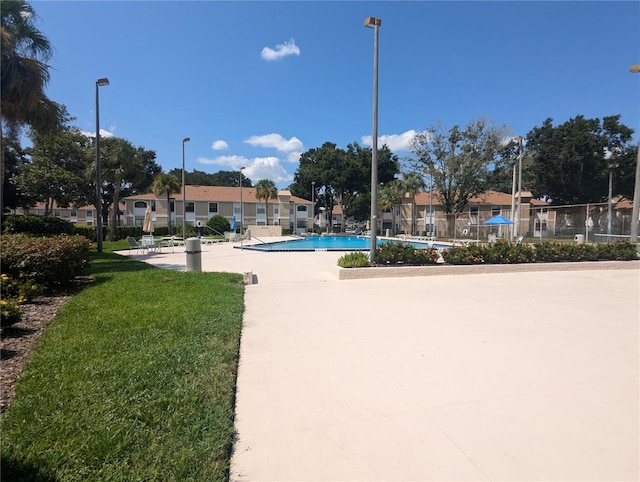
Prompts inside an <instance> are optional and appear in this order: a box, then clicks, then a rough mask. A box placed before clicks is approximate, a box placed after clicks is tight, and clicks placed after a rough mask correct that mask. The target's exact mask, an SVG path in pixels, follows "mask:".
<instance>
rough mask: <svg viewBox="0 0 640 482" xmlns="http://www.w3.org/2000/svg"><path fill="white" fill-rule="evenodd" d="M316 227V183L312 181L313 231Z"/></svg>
mask: <svg viewBox="0 0 640 482" xmlns="http://www.w3.org/2000/svg"><path fill="white" fill-rule="evenodd" d="M315 227H316V182H315V181H311V231H312V232H315Z"/></svg>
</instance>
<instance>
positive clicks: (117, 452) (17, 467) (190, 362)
mask: <svg viewBox="0 0 640 482" xmlns="http://www.w3.org/2000/svg"><path fill="white" fill-rule="evenodd" d="M121 248H122V246H120V245H116V244H114V245H112V246H110V247H108V245H107V243H105V251H108V250H109V249H121ZM90 274H91V275H93V276H94V277H95V279H96V281H95V282H94V283H92V285H91V286H90V287H88V288H86V289H85V290H84V291H83V292H81V293H79V294H77V295H76V296H74V297H73V298H72V299H71V300H70V301H69V302H68V303H67V304H66V305H65V306H64V307H63V308H62V309H61V310H60V312H59V313H58V316H57V318H56V320H55V321H54V323H53V324H52V325H51V326H50V327H49V328H48V329H47V330H46V332H45V333H44V335H43V336H42V338H41V340H40V342H39V344H38V346H37V348H36V350H35V351H34V353H33V354H32V358H31V361H30V362H29V363H28V365H27V366H26V368H25V370H24V372H23V374H22V376H21V377H20V379H19V381H18V384H17V387H16V391H17V397H16V400H15V401H14V402H13V404H12V405H11V406H10V407H9V409H8V410H7V411H6V413H5V414H4V415H3V416H2V454H1V455H2V480H13V481H16V480H45V481H49V480H56V481H75V480H77V481H80V480H82V481H85V480H111V481H125V480H126V481H130V480H177V481H183V480H202V481H213V480H226V479H227V478H228V471H229V463H230V456H231V450H232V446H233V441H234V436H235V431H234V425H233V417H234V397H235V383H236V374H237V365H238V350H239V342H240V330H241V324H242V313H243V310H244V304H243V293H244V286H243V284H242V276H241V275H236V274H228V273H193V272H189V273H187V272H177V271H167V270H162V269H158V268H154V267H151V266H149V265H147V264H144V263H141V262H139V261H136V260H133V259H130V258H125V257H122V256H118V255H116V254H113V253H109V252H105V253H104V254H101V255H98V254H97V253H94V254H93V256H92V266H91V269H90Z"/></svg>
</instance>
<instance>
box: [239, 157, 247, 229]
mask: <svg viewBox="0 0 640 482" xmlns="http://www.w3.org/2000/svg"><path fill="white" fill-rule="evenodd" d="M243 169H246V166H242V167H241V168H240V235H242V232H243V231H244V206H243V205H242V170H243Z"/></svg>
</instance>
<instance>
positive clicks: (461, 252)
mask: <svg viewBox="0 0 640 482" xmlns="http://www.w3.org/2000/svg"><path fill="white" fill-rule="evenodd" d="M442 257H443V258H444V261H445V262H446V263H449V264H480V263H484V254H483V250H482V246H480V245H478V244H470V245H468V246H453V247H451V248H449V249H445V250H444V251H443V252H442Z"/></svg>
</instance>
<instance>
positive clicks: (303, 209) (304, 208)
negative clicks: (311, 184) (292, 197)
mask: <svg viewBox="0 0 640 482" xmlns="http://www.w3.org/2000/svg"><path fill="white" fill-rule="evenodd" d="M296 210H297V211H298V212H299V213H301V212H305V213H306V212H307V206H305V205H303V204H298V205H297V206H296Z"/></svg>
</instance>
